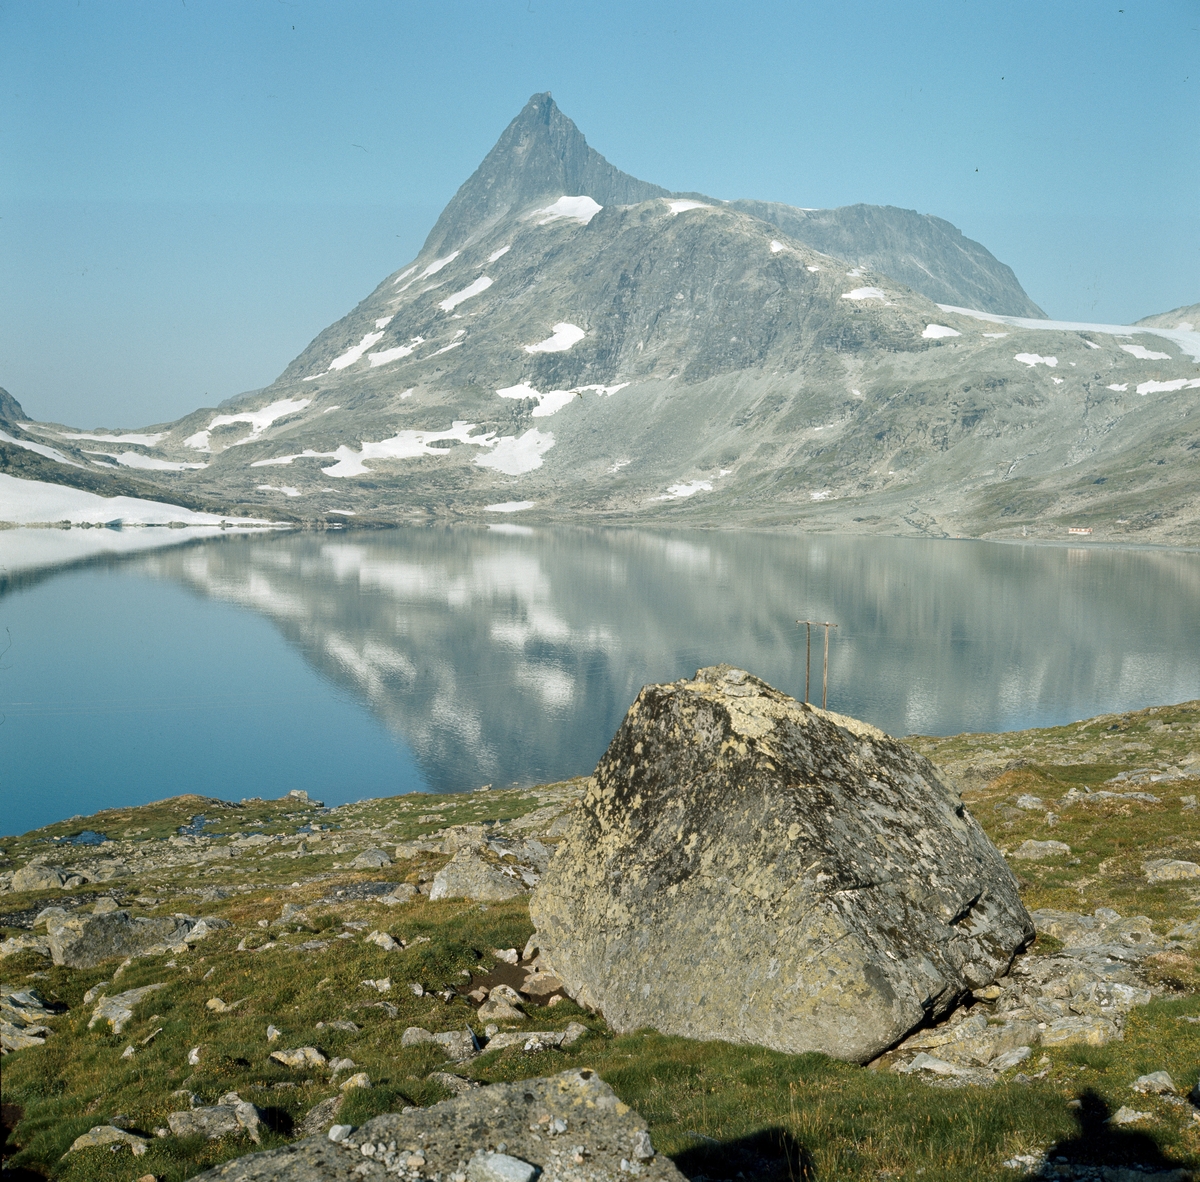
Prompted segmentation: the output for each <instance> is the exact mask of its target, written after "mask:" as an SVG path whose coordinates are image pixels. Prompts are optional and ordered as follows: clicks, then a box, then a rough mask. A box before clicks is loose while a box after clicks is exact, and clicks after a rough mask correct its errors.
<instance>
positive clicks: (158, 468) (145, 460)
mask: <svg viewBox="0 0 1200 1182" xmlns="http://www.w3.org/2000/svg"><path fill="white" fill-rule="evenodd" d="M87 454H88V455H89V456H107V457H108V458H109V459H110V460H115V461H116V462H117V463H118V464H120V465H121V466H122V467H124V468H142V469H144V470H146V471H148V472H186V471H187V470H188V469H191V468H207V467H208V465H207V464H204V463H196V464H184V463H180V462H179V461H177V460H160V459H159V458H158V457H157V456H147V455H143V454H142V453H141V452H140V451H123V452H121V454H120V455H113V453H112V452H110V451H88V453H87Z"/></svg>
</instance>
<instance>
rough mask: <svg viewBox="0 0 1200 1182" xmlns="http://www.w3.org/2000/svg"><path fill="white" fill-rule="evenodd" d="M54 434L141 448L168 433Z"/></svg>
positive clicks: (68, 432)
mask: <svg viewBox="0 0 1200 1182" xmlns="http://www.w3.org/2000/svg"><path fill="white" fill-rule="evenodd" d="M30 426H31V427H32V428H33V430H35V431H44V430H45V428H44V427H34V426H33V424H32V423H31V424H30ZM54 434H55V435H57V436H58V437H59V439H91V440H94V441H95V442H96V443H136V444H138V445H139V446H141V447H153V446H154V445H155V444H156V443H157V442H158V441H159V440H160V439H166V437H167V436H168V435H169V434H170V432H169V431H158V432H156V433H155V434H153V435H144V434H139V433H137V432H129V433H128V434H125V435H96V434H87V433H85V432H82V431H79V432H74V431H55V432H54Z"/></svg>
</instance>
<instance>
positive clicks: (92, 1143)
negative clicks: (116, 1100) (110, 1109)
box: [63, 1125, 150, 1157]
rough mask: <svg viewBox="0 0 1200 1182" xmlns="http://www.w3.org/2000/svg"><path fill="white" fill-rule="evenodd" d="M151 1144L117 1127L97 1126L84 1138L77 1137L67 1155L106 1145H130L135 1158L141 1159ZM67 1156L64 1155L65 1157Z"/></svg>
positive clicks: (85, 1134)
mask: <svg viewBox="0 0 1200 1182" xmlns="http://www.w3.org/2000/svg"><path fill="white" fill-rule="evenodd" d="M149 1144H150V1142H149V1141H147V1140H146V1139H145V1138H144V1137H138V1136H136V1135H135V1134H133V1133H127V1132H126V1131H125V1130H124V1129H118V1128H117V1127H116V1125H97V1126H96V1127H95V1128H93V1129H89V1130H88V1131H87V1132H86V1133H84V1134H83V1136H82V1137H76V1138H75V1140H74V1141H72V1142H71V1148H70V1149H68V1150H67V1153H77V1152H78V1151H79V1150H80V1149H93V1148H96V1147H100V1146H105V1145H110V1146H116V1145H128V1146H129V1148H130V1149H131V1150H132V1151H133V1155H134V1157H141V1156H142V1154H144V1153H145V1152H146V1146H147V1145H149ZM66 1155H67V1154H66V1153H64V1154H63V1157H66Z"/></svg>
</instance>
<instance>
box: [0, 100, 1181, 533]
mask: <svg viewBox="0 0 1200 1182" xmlns="http://www.w3.org/2000/svg"><path fill="white" fill-rule="evenodd" d="M814 242H815V243H817V245H814ZM831 252H840V253H831ZM847 256H849V257H847ZM864 260H865V261H864ZM906 281H908V283H909V285H907V286H906ZM918 281H919V282H918ZM931 294H932V296H933V297H934V298H931ZM943 297H950V298H947V299H945V300H944V301H943V303H941V304H939V303H936V302H935V298H936V299H938V300H942V299H943ZM1014 309H1015V310H1016V313H1018V314H1016V315H1014V312H1013V310H1014ZM1019 313H1027V314H1028V315H1025V316H1021V315H1019ZM1197 361H1200V333H1197V332H1196V331H1195V330H1194V328H1190V329H1189V328H1181V327H1162V326H1157V325H1153V326H1152V325H1144V326H1137V327H1125V326H1104V325H1079V324H1064V323H1060V322H1055V321H1050V320H1046V319H1044V317H1042V314H1041V312H1040V309H1038V308H1036V306H1035V305H1033V304H1032V303H1031V302H1029V300H1028V297H1027V296H1025V293H1024V292H1023V291H1022V290H1021V288H1020V286H1019V284H1017V283H1016V281H1015V278H1013V277H1012V273H1011V271H1009V270H1008V268H1006V267H1004V266H1003V264H1001V263H999V262H998V261H997V260H995V259H994V258H993V257H992V256H991V255H990V254H988V252H987V251H986V250H984V249H983V248H982V247H980V246H979V245H978V244H976V243H972V242H970V240H968V239H965V238H963V237H962V235H961V234H959V233H958V231H956V230H954V228H953V227H951V226H949V224H948V223H945V222H942V221H940V220H939V219H935V218H928V217H923V216H922V215H918V214H910V213H908V212H906V211H899V210H891V209H887V208H884V209H880V208H878V207H867V206H851V207H848V208H847V209H846V210H833V211H805V210H790V209H789V207H786V206H777V205H769V204H759V203H747V202H732V203H727V202H722V201H717V200H715V199H709V198H704V197H702V196H699V195H695V194H692V195H683V194H672V193H667V192H666V191H665V190H662V189H660V188H658V187H657V186H654V185H649V184H646V183H645V182H642V181H639V180H636V179H635V178H633V177H630V176H628V175H627V174H625V173H622V172H620V171H619V170H618V169H616V168H614V167H613V166H612V165H610V164H609V163H608V162H607V161H606V160H605V159H604V158H603V157H602V156H600V155H599V154H598V153H596V152H594V151H593V150H592V149H591V148H590V147H588V145H587V143H586V141H585V139H584V137H583V136H582V134H581V133H580V132H579V131H578V129H577V128H576V127H575V126H574V124H573V123H571V121H570V120H569V119H567V117H566V116H565V115H563V114H562V112H561V111H559V110H558V108H557V107H556V106H555V105H554V103H553V101H552V100H551V99H550V97H549V96H548V95H537V96H534V98H533V99H531V100H530V102H529V104H528V105H527V106H526V107H525V109H524V110H523V111H522V112H521V113H520V114H519V115H518V116H517V118H516V119H515V120H514V121H513V123H512V124H511V125H510V126H509V128H508V129H507V130H506V131H505V132H504V134H503V135H502V136H501V139H500V141H499V142H498V144H497V146H496V147H495V148H494V149H493V151H492V152H490V153H489V154H488V156H487V158H486V159H485V160H484V162H483V164H482V165H481V166H480V168H479V169H478V170H477V171H476V173H475V174H474V175H473V176H472V177H471V178H470V179H469V180H468V181H467V182H466V184H464V185H463V187H462V188H461V189H460V190H459V192H458V193H457V194H456V196H455V197H454V199H453V200H452V201H451V203H450V204H449V205H448V206H447V208H446V210H445V211H444V212H443V214H442V216H441V217H440V218H439V220H438V222H437V224H436V225H435V227H434V229H433V231H432V232H431V234H430V237H429V239H428V241H427V243H426V245H425V247H424V248H423V249H422V251H421V253H420V254H419V255H418V257H417V258H416V259H415V260H414V261H413V262H411V263H409V264H407V265H405V266H404V267H402V268H400V269H399V270H398V271H396V272H393V273H392V274H391V275H389V276H387V277H386V278H385V279H384V280H383V281H382V282H381V283H380V284H379V285H378V287H376V289H375V290H374V291H373V292H371V293H370V294H369V295H368V296H367V297H366V298H365V299H364V300H363V301H362V302H361V303H360V304H359V305H358V306H357V307H356V308H354V309H353V310H352V311H351V312H349V313H348V314H347V315H346V316H345V317H343V318H342V319H341V320H339V321H338V322H337V323H335V324H333V325H331V326H330V327H329V328H327V329H326V330H325V331H324V332H322V333H320V334H319V335H318V336H317V337H316V338H315V339H314V340H313V342H312V343H311V344H310V345H309V346H308V347H307V348H306V349H305V350H304V351H303V352H302V353H301V354H300V356H299V357H297V358H296V359H295V360H294V361H293V362H292V363H291V364H290V365H289V366H288V367H287V368H286V369H285V370H284V372H283V373H282V374H281V375H280V377H279V378H278V379H277V380H276V381H275V382H274V383H272V385H271V386H269V387H268V388H266V389H264V390H260V391H255V392H253V393H250V394H246V395H242V396H240V397H238V398H235V399H231V400H230V401H228V402H226V403H223V404H222V405H221V406H219V407H216V408H208V409H203V410H198V411H196V412H194V413H193V414H191V415H188V416H186V417H185V418H183V419H181V420H179V421H178V422H176V423H167V424H161V425H159V426H156V427H152V428H147V429H144V430H142V431H100V430H96V431H90V432H80V431H73V430H70V429H68V428H65V427H62V426H60V425H56V424H37V423H24V422H22V423H21V424H20V425H14V426H12V427H10V428H9V429H7V430H6V431H5V433H4V435H3V436H0V464H3V465H4V466H5V468H6V470H9V471H11V472H13V473H14V474H16V475H21V476H26V477H33V478H35V479H42V480H51V481H55V482H62V483H75V484H81V483H83V484H84V486H85V487H87V488H89V489H92V490H93V491H103V487H101V486H102V485H103V484H104V482H106V481H107V482H112V486H113V488H114V490H118V489H119V491H121V492H124V493H126V494H127V495H128V494H132V495H138V494H137V492H136V488H144V489H149V490H152V491H151V492H142V493H141V494H140V495H147V496H153V497H154V498H155V499H160V500H162V499H165V500H176V501H179V502H180V503H184V504H188V505H190V506H194V507H208V508H213V509H216V510H218V511H220V512H231V511H232V512H240V513H242V514H244V515H249V516H257V517H263V516H271V517H276V518H278V519H281V520H294V521H303V522H309V523H320V522H326V523H328V522H339V521H340V522H346V521H348V520H353V521H354V522H355V523H357V524H391V523H396V522H399V521H426V520H457V519H464V518H475V517H481V516H487V517H491V514H493V513H514V512H521V513H524V514H526V516H527V517H529V518H531V519H535V520H546V521H580V520H601V521H617V520H620V521H628V520H638V521H649V522H653V521H661V520H664V519H667V520H680V521H687V522H690V523H705V524H716V525H732V524H744V525H761V526H789V527H796V526H800V527H804V528H817V529H821V528H841V529H851V530H855V529H857V530H863V531H867V532H876V533H878V532H914V531H916V532H922V533H928V534H932V535H935V536H943V535H948V534H954V535H964V534H965V535H1000V536H1004V535H1009V536H1011V535H1012V534H1013V533H1014V531H1015V532H1016V533H1017V535H1018V536H1021V535H1026V536H1028V535H1030V534H1032V535H1034V536H1060V535H1062V534H1064V533H1065V530H1066V529H1067V528H1068V527H1069V526H1070V527H1076V528H1092V529H1094V530H1095V531H1096V535H1097V536H1107V537H1119V536H1126V535H1128V534H1130V533H1133V534H1136V536H1138V537H1140V538H1142V539H1145V540H1151V539H1152V540H1160V541H1178V540H1190V539H1192V538H1194V536H1195V530H1196V526H1197V520H1198V517H1200V509H1198V506H1197V498H1196V495H1195V492H1196V481H1195V463H1194V455H1193V454H1192V452H1193V451H1194V449H1195V447H1196V446H1198V445H1200V424H1198V422H1197V417H1196V409H1195V403H1196V396H1195V394H1194V393H1193V392H1192V391H1194V390H1195V389H1196V388H1200V377H1197V376H1196V375H1197V372H1198V371H1197V369H1196V363H1197ZM51 453H53V454H51ZM85 480H86V483H85ZM131 481H133V482H135V483H134V484H131V483H130V482H131ZM135 486H136V488H135ZM0 515H2V514H0ZM492 519H493V520H494V518H492Z"/></svg>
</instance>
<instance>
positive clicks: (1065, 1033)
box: [1041, 1015, 1121, 1047]
mask: <svg viewBox="0 0 1200 1182" xmlns="http://www.w3.org/2000/svg"><path fill="white" fill-rule="evenodd" d="M1120 1037H1121V1032H1120V1030H1118V1029H1117V1026H1116V1023H1114V1022H1112V1021H1111V1020H1110V1019H1108V1018H1091V1017H1083V1016H1075V1015H1071V1016H1069V1017H1065V1018H1055V1019H1054V1021H1053V1022H1050V1023H1048V1024H1047V1026H1046V1029H1045V1030H1043V1031H1042V1038H1041V1042H1042V1046H1044V1047H1067V1046H1087V1047H1102V1046H1104V1045H1106V1044H1107V1043H1109V1042H1112V1041H1113V1039H1119V1038H1120Z"/></svg>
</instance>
